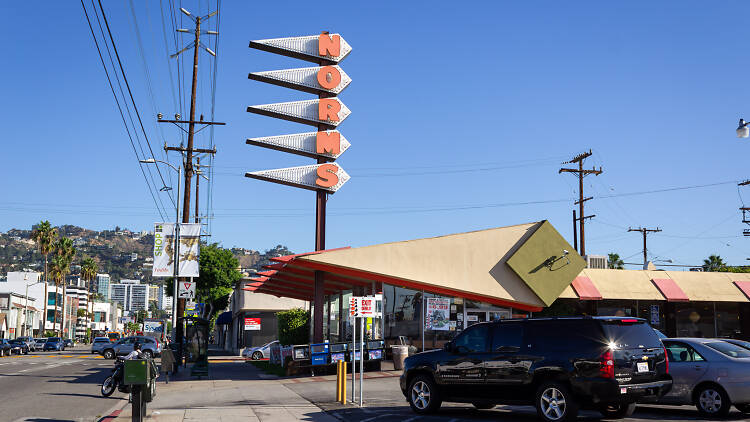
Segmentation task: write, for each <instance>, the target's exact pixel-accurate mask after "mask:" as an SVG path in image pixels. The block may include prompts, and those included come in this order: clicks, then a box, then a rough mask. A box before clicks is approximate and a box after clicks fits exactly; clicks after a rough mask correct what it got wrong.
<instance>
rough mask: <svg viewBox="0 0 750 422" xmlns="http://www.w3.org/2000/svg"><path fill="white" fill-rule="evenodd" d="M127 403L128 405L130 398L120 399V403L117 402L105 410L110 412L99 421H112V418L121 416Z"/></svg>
mask: <svg viewBox="0 0 750 422" xmlns="http://www.w3.org/2000/svg"><path fill="white" fill-rule="evenodd" d="M122 402H124V403H122ZM127 405H128V399H126V398H123V399H120V403H116V404H115V405H114V406H112V407H110V408H109V410H107V411H106V412H105V413H108V414H107V415H106V416H102V417H101V418H100V419H99V420H98V421H97V422H106V421H111V420H112V419H115V418H117V416H119V415H120V413H122V411H123V410H125V406H127Z"/></svg>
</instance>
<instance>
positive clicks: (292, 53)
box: [250, 33, 352, 64]
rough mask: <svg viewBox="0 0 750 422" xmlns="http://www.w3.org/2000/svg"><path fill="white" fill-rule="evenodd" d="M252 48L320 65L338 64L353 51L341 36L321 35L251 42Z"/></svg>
mask: <svg viewBox="0 0 750 422" xmlns="http://www.w3.org/2000/svg"><path fill="white" fill-rule="evenodd" d="M250 48H255V49H258V50H263V51H268V52H269V53H276V54H281V55H283V56H288V57H294V58H296V59H302V60H307V61H310V62H313V63H320V64H336V63H338V62H340V61H341V60H344V57H346V56H347V55H348V54H349V53H351V51H352V46H350V45H349V43H347V42H346V41H345V40H344V37H342V36H341V35H339V34H326V33H323V34H320V35H310V36H304V37H288V38H272V39H267V40H255V41H250Z"/></svg>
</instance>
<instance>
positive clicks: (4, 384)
mask: <svg viewBox="0 0 750 422" xmlns="http://www.w3.org/2000/svg"><path fill="white" fill-rule="evenodd" d="M89 350H90V348H89V347H86V346H79V347H75V348H73V349H68V350H66V351H65V352H36V353H33V352H32V353H30V354H28V355H20V356H16V355H14V356H8V357H2V358H0V421H2V422H6V421H8V422H11V421H38V422H46V421H49V422H51V421H97V420H99V419H100V418H101V417H102V416H104V415H107V414H109V412H110V411H111V409H112V408H113V407H114V406H115V405H116V404H118V403H119V404H122V403H123V402H122V401H121V400H122V399H123V398H124V399H125V400H127V395H126V394H123V393H119V392H115V393H114V394H113V395H112V396H111V397H110V398H104V397H102V396H101V394H100V392H99V391H100V388H99V387H100V386H101V383H102V381H104V379H105V378H106V377H107V376H109V374H110V372H111V369H112V367H113V361H111V360H105V359H102V358H101V357H100V356H97V355H92V354H91V353H89V352H88V351H89Z"/></svg>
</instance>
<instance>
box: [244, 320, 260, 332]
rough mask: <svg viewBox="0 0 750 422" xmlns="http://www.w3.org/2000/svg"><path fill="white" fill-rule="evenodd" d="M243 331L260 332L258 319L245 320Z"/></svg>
mask: <svg viewBox="0 0 750 422" xmlns="http://www.w3.org/2000/svg"><path fill="white" fill-rule="evenodd" d="M245 331H260V318H245Z"/></svg>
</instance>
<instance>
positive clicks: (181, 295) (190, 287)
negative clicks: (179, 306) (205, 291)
mask: <svg viewBox="0 0 750 422" xmlns="http://www.w3.org/2000/svg"><path fill="white" fill-rule="evenodd" d="M177 286H179V287H178V290H177V298H178V299H195V282H192V281H181V282H179V283H177Z"/></svg>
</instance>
